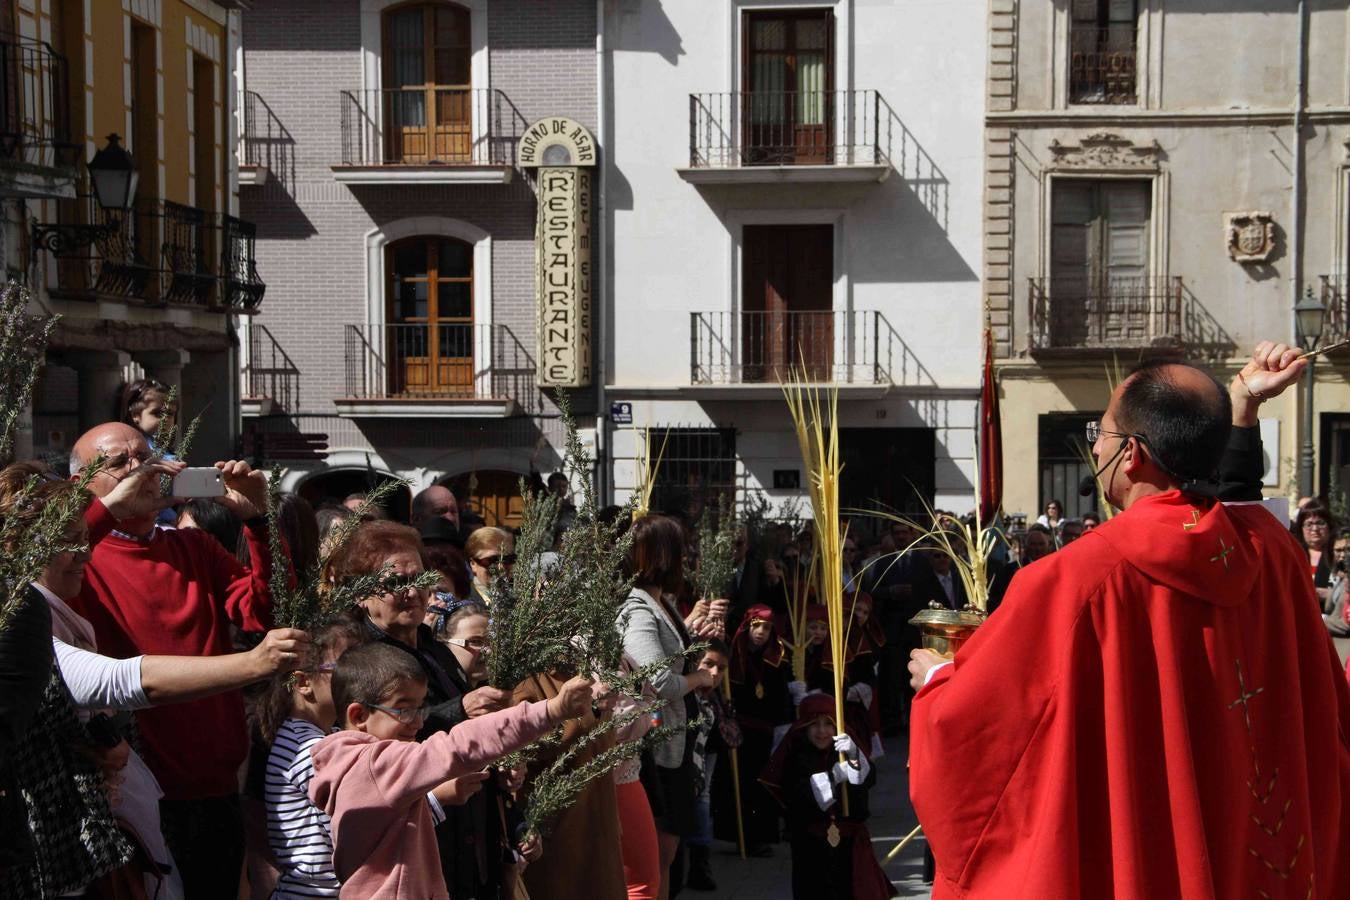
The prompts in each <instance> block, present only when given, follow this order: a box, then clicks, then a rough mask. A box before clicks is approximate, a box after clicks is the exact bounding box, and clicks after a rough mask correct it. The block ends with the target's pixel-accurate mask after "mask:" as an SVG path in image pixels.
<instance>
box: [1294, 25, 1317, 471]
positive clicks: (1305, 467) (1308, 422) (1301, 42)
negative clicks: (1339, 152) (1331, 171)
mask: <svg viewBox="0 0 1350 900" xmlns="http://www.w3.org/2000/svg"><path fill="white" fill-rule="evenodd" d="M1307 99H1308V9H1307V2H1306V0H1298V84H1297V85H1296V86H1295V94H1294V142H1293V144H1292V145H1291V148H1290V149H1291V151H1292V152H1293V156H1294V159H1293V166H1292V176H1291V177H1292V189H1293V199H1292V201H1291V202H1290V204H1289V205H1290V210H1291V217H1290V222H1289V266H1290V269H1291V270H1292V275H1293V277H1292V278H1290V279H1289V282H1290V299H1289V309H1290V316H1291V326H1292V327H1291V334H1292V335H1293V340H1292V341H1290V344H1291V345H1297V344H1298V322H1297V318H1298V317H1297V314H1295V313H1294V312H1293V308H1294V307H1295V306H1297V305H1298V301H1299V298H1300V297H1301V296H1302V295H1303V125H1304V113H1305V107H1306V106H1307ZM1313 378H1314V376H1313V367H1312V365H1309V366H1308V371H1307V373H1306V375H1305V378H1304V382H1303V415H1302V417H1301V419H1302V421H1301V422H1300V423H1299V427H1300V429H1301V430H1302V431H1303V434H1302V435H1301V437H1302V448H1301V452H1300V454H1299V468H1298V489H1299V493H1300V494H1302V495H1303V496H1305V497H1307V496H1311V495H1312V492H1313V466H1314V464H1315V456H1314V452H1313Z"/></svg>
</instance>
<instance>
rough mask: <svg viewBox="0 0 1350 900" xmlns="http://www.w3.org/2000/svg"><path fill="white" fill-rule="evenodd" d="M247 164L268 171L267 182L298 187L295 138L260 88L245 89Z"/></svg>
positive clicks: (289, 190) (285, 188) (289, 188)
mask: <svg viewBox="0 0 1350 900" xmlns="http://www.w3.org/2000/svg"><path fill="white" fill-rule="evenodd" d="M243 146H244V165H246V166H257V167H259V168H261V169H264V170H266V172H267V183H268V184H269V185H270V184H273V183H276V184H279V185H280V186H281V189H282V190H283V191H285V192H286V193H288V194H289V193H292V192H293V191H294V190H295V138H294V137H293V136H292V135H291V132H290V130H289V129H287V128H286V126H285V125H283V124H282V122H281V119H279V118H278V117H277V114H276V113H274V112H273V111H272V107H271V106H269V105H268V104H267V101H266V100H264V99H263V97H262V95H261V94H259V93H258V92H257V91H245V92H244V140H243Z"/></svg>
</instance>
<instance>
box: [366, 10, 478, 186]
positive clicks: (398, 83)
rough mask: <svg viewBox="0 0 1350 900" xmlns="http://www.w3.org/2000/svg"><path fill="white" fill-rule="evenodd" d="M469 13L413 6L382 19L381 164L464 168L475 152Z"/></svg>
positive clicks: (389, 11)
mask: <svg viewBox="0 0 1350 900" xmlns="http://www.w3.org/2000/svg"><path fill="white" fill-rule="evenodd" d="M469 26H470V17H469V10H468V9H466V8H465V7H463V6H459V5H458V4H454V3H416V4H410V5H407V6H398V7H395V8H393V9H391V10H388V11H387V12H385V14H384V97H385V102H384V117H385V123H386V126H385V142H386V144H387V145H388V146H387V147H386V148H385V152H386V157H385V158H386V159H388V160H389V161H390V162H403V163H407V164H410V165H426V164H428V163H463V162H468V161H469V160H470V151H471V147H472V135H471V132H472V127H473V126H472V121H473V84H472V76H471V75H470V68H471V66H470V62H471V59H472V56H473V47H472V40H471V37H470V31H469Z"/></svg>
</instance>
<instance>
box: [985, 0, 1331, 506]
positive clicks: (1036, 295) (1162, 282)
mask: <svg viewBox="0 0 1350 900" xmlns="http://www.w3.org/2000/svg"><path fill="white" fill-rule="evenodd" d="M1258 10H1259V14H1258ZM1348 16H1350V13H1347V10H1346V7H1345V4H1344V3H1319V2H1306V3H1290V4H1285V5H1283V6H1281V7H1279V8H1278V9H1277V8H1275V7H1272V6H1269V5H1264V4H1251V3H1243V2H1231V0H1168V2H1161V0H1111V2H1106V0H1102V2H1096V0H1083V2H1077V0H1076V2H1072V3H1056V4H1049V3H1031V2H1025V0H990V2H989V30H988V48H989V57H990V65H989V72H988V78H987V89H986V107H987V116H986V130H985V176H984V187H985V198H984V199H985V203H984V266H983V272H982V275H983V278H984V291H985V302H986V308H987V314H988V316H989V318H990V320H991V321H992V323H993V325H994V328H995V333H996V337H997V348H998V355H999V357H1000V359H999V363H998V369H999V374H1000V378H1001V384H1002V396H1003V429H1004V466H1005V469H1004V471H1005V482H1006V491H1005V496H1004V506H1005V508H1006V509H1007V510H1009V511H1010V512H1021V513H1027V514H1029V515H1031V516H1033V517H1034V516H1035V515H1036V514H1038V513H1039V512H1040V511H1041V510H1042V509H1043V507H1044V505H1045V504H1046V503H1047V502H1048V501H1049V500H1051V499H1060V500H1063V501H1065V502H1066V503H1067V504H1068V509H1069V512H1070V514H1077V513H1081V512H1084V511H1086V510H1087V509H1089V508H1091V506H1092V505H1093V504H1094V503H1095V500H1093V499H1092V498H1082V499H1080V498H1079V496H1078V493H1077V490H1076V488H1077V486H1078V483H1079V480H1080V479H1081V478H1082V476H1083V475H1085V474H1087V473H1088V472H1089V471H1090V469H1089V468H1088V464H1087V462H1086V460H1085V459H1084V458H1083V456H1082V448H1083V447H1084V446H1085V443H1086V442H1085V440H1084V438H1083V430H1084V425H1085V424H1086V423H1087V422H1088V421H1090V420H1092V419H1095V418H1097V417H1098V416H1099V415H1100V413H1101V411H1102V410H1103V409H1104V407H1105V405H1106V401H1107V397H1108V394H1109V384H1110V382H1111V380H1112V379H1113V378H1114V377H1115V376H1116V373H1118V372H1120V371H1128V369H1129V368H1130V367H1132V366H1133V365H1135V364H1136V363H1137V362H1138V361H1139V360H1141V359H1143V358H1150V357H1155V356H1159V355H1163V356H1186V357H1190V358H1192V359H1197V360H1199V361H1202V362H1206V363H1208V364H1210V365H1211V366H1212V367H1213V368H1214V371H1215V373H1216V375H1218V376H1219V377H1220V378H1222V379H1224V380H1227V379H1229V378H1231V376H1232V373H1233V372H1234V371H1235V370H1236V369H1237V368H1238V367H1239V366H1240V365H1241V364H1242V362H1243V360H1244V359H1245V358H1246V357H1247V356H1249V355H1250V353H1251V350H1252V348H1253V347H1254V346H1255V344H1256V343H1257V342H1258V341H1260V340H1262V339H1267V338H1269V339H1274V340H1280V341H1288V342H1291V343H1292V342H1294V341H1295V340H1296V334H1295V326H1294V315H1293V312H1292V310H1293V307H1294V305H1295V303H1296V301H1297V300H1299V299H1300V298H1303V297H1306V296H1308V295H1309V293H1311V296H1312V297H1313V298H1314V299H1315V300H1318V301H1321V302H1323V303H1324V304H1325V306H1326V310H1327V313H1326V315H1327V320H1326V321H1327V325H1326V330H1325V334H1326V338H1327V340H1331V339H1333V338H1332V336H1333V335H1338V336H1343V335H1344V334H1345V331H1346V322H1347V319H1346V310H1345V296H1346V294H1345V291H1344V284H1345V281H1344V279H1345V276H1346V265H1347V253H1348V252H1350V250H1348V245H1347V235H1346V216H1347V191H1350V158H1347V138H1350V93H1348V92H1350V82H1347V79H1346V76H1345V73H1346V71H1347V64H1348V63H1350V60H1348V59H1347V52H1348V48H1347V43H1346V34H1347V28H1346V26H1347V17H1348ZM1348 361H1350V358H1347V357H1346V356H1344V355H1343V354H1333V355H1332V356H1331V357H1330V358H1329V359H1326V360H1323V361H1322V362H1321V363H1319V365H1318V375H1317V386H1316V389H1315V397H1316V403H1317V413H1316V418H1315V420H1314V423H1313V428H1312V431H1313V434H1312V437H1313V439H1314V441H1315V442H1316V443H1317V445H1318V449H1319V455H1318V462H1319V465H1318V468H1317V471H1316V473H1315V474H1316V478H1315V481H1316V485H1315V490H1317V491H1319V492H1328V491H1331V490H1332V489H1333V488H1334V482H1336V481H1338V480H1339V479H1340V478H1341V476H1340V475H1339V469H1340V466H1341V464H1342V463H1343V462H1344V461H1346V460H1350V455H1347V454H1346V449H1345V448H1347V447H1348V446H1350V445H1348V444H1347V443H1346V440H1345V438H1344V437H1343V436H1342V435H1343V434H1344V431H1343V429H1345V428H1346V427H1350V426H1347V424H1346V420H1345V415H1344V413H1343V412H1342V411H1343V410H1345V409H1346V408H1347V402H1348V401H1350V391H1348V390H1347V385H1346V381H1345V374H1346V369H1345V366H1346V364H1347V362H1348ZM1301 390H1302V388H1300V390H1299V391H1295V390H1290V391H1289V392H1287V395H1286V396H1285V397H1282V398H1280V399H1279V400H1278V401H1276V402H1272V403H1270V404H1267V406H1266V407H1265V408H1264V409H1263V416H1264V417H1265V418H1264V419H1263V421H1262V430H1263V437H1264V438H1265V446H1266V454H1267V462H1268V470H1267V473H1266V480H1265V484H1266V488H1267V491H1268V493H1270V494H1272V495H1285V494H1293V493H1295V492H1297V491H1298V485H1297V474H1298V466H1297V457H1298V456H1299V454H1300V448H1301V446H1302V444H1303V440H1304V437H1305V434H1306V432H1305V431H1304V430H1303V428H1302V425H1301V423H1300V421H1299V419H1300V416H1299V415H1298V410H1299V405H1298V404H1299V402H1300V393H1301Z"/></svg>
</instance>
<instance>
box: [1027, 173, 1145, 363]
mask: <svg viewBox="0 0 1350 900" xmlns="http://www.w3.org/2000/svg"><path fill="white" fill-rule="evenodd" d="M1151 202H1152V201H1151V190H1150V185H1149V183H1148V182H1147V181H1088V180H1081V181H1080V180H1061V181H1060V182H1058V183H1057V184H1055V187H1054V193H1053V196H1052V198H1051V236H1050V303H1051V310H1050V322H1051V329H1052V332H1051V333H1052V340H1053V341H1054V342H1055V343H1057V344H1060V345H1062V346H1085V345H1086V346H1093V345H1095V346H1103V345H1110V344H1129V343H1146V342H1147V341H1148V339H1149V338H1150V337H1151V336H1152V334H1151V332H1152V330H1153V327H1154V326H1153V322H1152V319H1153V315H1152V313H1153V306H1154V301H1155V295H1156V293H1157V292H1156V291H1155V290H1154V289H1153V282H1152V279H1150V278H1149V255H1148V244H1149V233H1150V225H1149V220H1150V211H1151Z"/></svg>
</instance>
